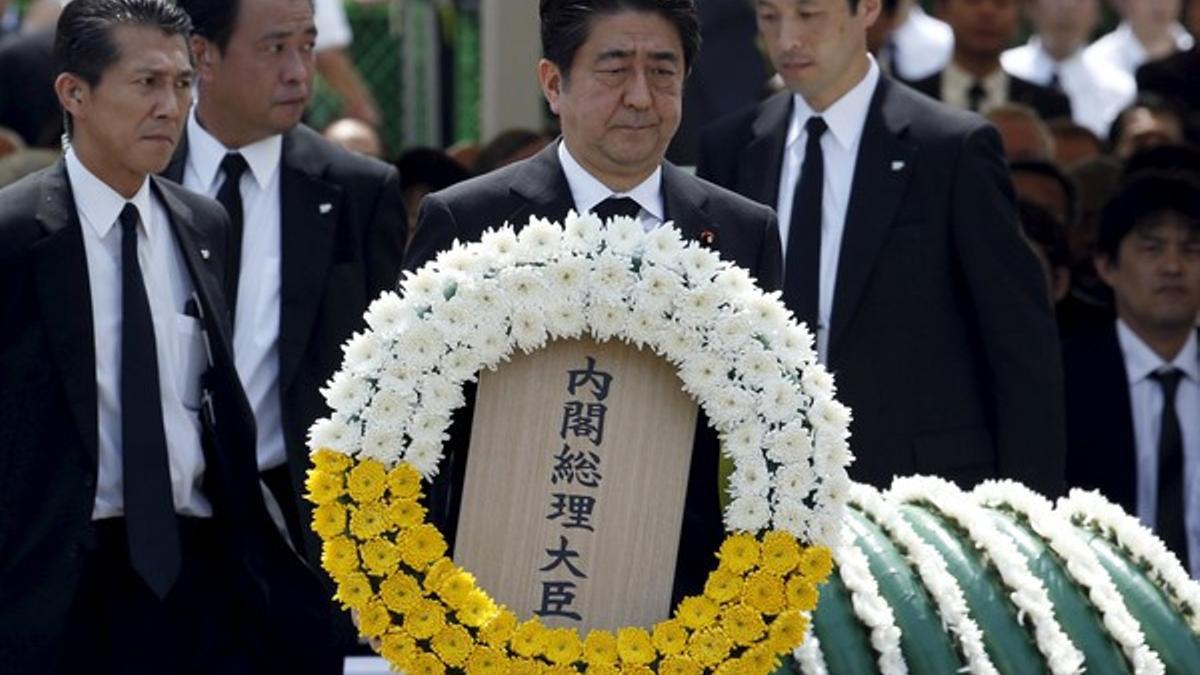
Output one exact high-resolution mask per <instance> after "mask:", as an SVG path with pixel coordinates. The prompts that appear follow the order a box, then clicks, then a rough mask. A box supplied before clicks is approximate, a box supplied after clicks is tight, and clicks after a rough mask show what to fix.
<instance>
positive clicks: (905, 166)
mask: <svg viewBox="0 0 1200 675" xmlns="http://www.w3.org/2000/svg"><path fill="white" fill-rule="evenodd" d="M758 7H759V27H760V31H761V32H762V34H763V36H764V38H765V39H766V43H767V46H768V51H769V52H770V53H771V56H772V59H773V60H774V61H775V64H776V68H777V69H778V70H779V72H780V73H781V74H782V75H783V78H784V80H785V81H786V82H787V84H788V86H789V89H790V90H788V91H784V92H783V93H780V94H777V95H775V96H773V97H771V98H770V99H767V100H766V101H764V102H763V103H762V104H760V105H758V106H756V107H753V108H750V109H748V110H746V111H743V112H741V113H738V114H735V115H733V116H731V117H728V118H725V119H723V120H721V121H718V122H717V123H716V124H714V125H713V126H712V127H711V128H710V129H708V130H707V133H706V134H705V137H704V140H703V142H702V144H701V158H700V165H699V168H698V173H699V174H700V175H701V176H704V177H707V178H709V179H711V180H713V181H715V182H717V183H719V184H721V185H725V186H727V187H730V188H732V189H735V190H737V191H738V192H739V193H741V194H743V195H746V196H748V197H751V198H752V199H754V200H756V201H759V202H761V203H763V204H768V205H774V204H780V205H781V208H780V223H781V226H782V227H784V228H786V229H785V232H786V234H785V236H784V239H785V241H786V242H787V243H786V247H785V251H786V253H785V263H784V268H785V271H784V301H785V302H786V303H787V304H788V306H789V307H790V308H792V309H793V310H794V311H796V313H797V315H798V316H799V317H800V318H802V319H805V320H806V321H808V322H809V325H810V326H815V327H816V334H817V343H818V350H819V353H820V355H821V358H822V359H823V360H824V362H825V363H826V364H828V367H829V368H830V370H831V371H832V372H833V374H834V376H835V377H836V378H837V386H838V395H839V398H840V399H841V400H843V401H844V402H845V403H846V404H847V405H849V406H850V407H851V409H853V411H854V421H853V422H852V423H851V434H852V437H851V446H852V447H853V449H854V453H855V456H856V459H855V462H854V464H852V465H851V466H850V476H851V477H852V478H854V479H856V480H860V481H864V482H868V483H872V484H875V485H878V486H887V485H889V484H890V483H891V480H892V478H893V477H894V476H903V475H908V474H912V473H929V474H936V475H940V476H944V477H946V478H949V479H952V480H955V481H956V482H958V483H960V484H964V485H971V484H973V483H975V482H977V481H979V480H981V479H985V478H998V477H1007V478H1014V479H1016V480H1020V481H1022V482H1024V483H1026V484H1028V485H1030V486H1031V487H1033V488H1035V489H1037V490H1040V491H1042V492H1045V493H1048V494H1051V495H1053V494H1056V493H1058V492H1059V491H1060V490H1061V488H1062V476H1063V468H1062V467H1063V452H1064V449H1063V443H1064V441H1063V428H1062V401H1061V396H1062V380H1061V372H1060V364H1059V357H1058V347H1057V337H1056V332H1055V327H1054V318H1053V315H1052V314H1051V312H1050V306H1049V303H1048V301H1047V293H1046V288H1045V281H1044V280H1043V278H1042V275H1041V272H1040V271H1039V269H1038V265H1037V262H1036V260H1035V258H1034V256H1033V253H1032V252H1031V250H1030V249H1029V248H1028V246H1027V245H1026V244H1025V242H1024V241H1023V240H1022V239H1021V237H1020V235H1019V233H1018V230H1017V222H1016V216H1015V213H1014V206H1013V191H1012V185H1011V182H1010V180H1009V176H1008V171H1007V168H1006V166H1005V163H1004V160H1003V157H1002V156H1001V150H1000V139H999V136H998V134H997V133H996V131H995V129H994V128H993V127H991V126H990V125H988V124H987V123H986V122H985V121H984V120H982V119H981V118H979V117H978V116H976V115H973V114H968V113H962V112H957V111H953V110H950V109H949V108H947V107H946V106H943V105H940V104H938V103H935V102H933V101H931V100H930V99H929V98H927V97H925V96H922V95H920V94H917V93H915V92H913V91H912V90H911V89H909V88H907V87H905V86H903V85H900V84H897V83H895V82H892V81H891V80H889V79H888V78H887V77H886V76H883V75H881V74H880V73H879V70H878V67H877V66H876V65H875V63H874V61H873V60H871V59H870V58H869V57H868V55H867V51H866V38H865V33H866V28H867V26H869V25H870V24H871V22H873V21H874V19H875V17H876V16H877V14H878V12H879V2H878V0H857V2H854V1H853V0H852V1H851V2H849V3H847V0H817V1H816V2H814V3H812V6H811V7H810V6H809V3H805V4H804V8H805V11H804V12H801V11H800V6H799V5H798V4H797V3H794V2H792V0H762V1H761V2H759V3H758ZM872 83H874V84H872ZM817 119H820V120H821V122H815V121H813V120H817ZM810 169H811V170H810ZM785 174H786V176H788V178H786V179H785V178H784V176H785ZM826 178H828V180H826ZM785 183H786V184H785ZM785 196H786V197H788V199H787V200H785V199H784V197H785ZM785 207H786V208H785Z"/></svg>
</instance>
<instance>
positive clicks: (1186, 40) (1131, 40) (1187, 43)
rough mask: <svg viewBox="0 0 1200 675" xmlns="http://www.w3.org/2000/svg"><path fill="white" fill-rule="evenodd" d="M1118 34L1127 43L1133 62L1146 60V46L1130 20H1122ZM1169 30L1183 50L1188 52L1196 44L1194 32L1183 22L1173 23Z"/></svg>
mask: <svg viewBox="0 0 1200 675" xmlns="http://www.w3.org/2000/svg"><path fill="white" fill-rule="evenodd" d="M1115 32H1116V34H1117V35H1118V37H1119V38H1120V39H1121V40H1122V41H1123V42H1124V43H1125V45H1124V46H1125V50H1126V51H1125V53H1126V54H1127V56H1128V57H1129V59H1131V60H1132V61H1133V62H1136V63H1141V62H1142V61H1145V60H1146V48H1145V47H1143V46H1142V43H1141V41H1140V40H1138V39H1137V36H1136V35H1134V34H1133V27H1132V26H1130V25H1129V22H1127V21H1122V22H1121V23H1120V24H1119V25H1118V26H1117V29H1116V31H1115ZM1167 32H1168V33H1170V34H1171V39H1172V40H1174V41H1175V47H1176V49H1178V50H1179V51H1181V52H1186V51H1187V50H1189V49H1191V48H1192V45H1193V44H1195V40H1194V39H1193V38H1192V34H1191V33H1189V32H1188V31H1187V29H1186V28H1184V27H1183V24H1181V23H1179V22H1178V21H1176V22H1175V23H1173V24H1171V26H1170V28H1168V29H1167Z"/></svg>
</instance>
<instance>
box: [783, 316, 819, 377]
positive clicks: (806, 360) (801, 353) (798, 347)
mask: <svg viewBox="0 0 1200 675" xmlns="http://www.w3.org/2000/svg"><path fill="white" fill-rule="evenodd" d="M813 344H814V343H813V335H812V333H811V332H809V330H808V328H806V327H805V326H804V324H788V327H787V328H786V329H784V330H783V332H781V333H778V334H777V335H776V338H775V343H774V347H775V352H776V353H777V354H779V357H780V358H781V359H782V360H783V362H784V364H785V365H787V366H789V367H790V368H792V369H801V368H805V369H807V368H808V367H810V366H811V365H812V364H814V363H816V362H817V351H816V349H815V348H814V347H813Z"/></svg>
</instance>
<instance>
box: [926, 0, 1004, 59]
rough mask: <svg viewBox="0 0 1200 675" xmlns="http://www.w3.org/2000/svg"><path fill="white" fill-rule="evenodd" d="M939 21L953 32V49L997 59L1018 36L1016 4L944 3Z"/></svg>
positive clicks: (990, 0) (985, 0)
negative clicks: (947, 25)
mask: <svg viewBox="0 0 1200 675" xmlns="http://www.w3.org/2000/svg"><path fill="white" fill-rule="evenodd" d="M939 8H940V12H939V13H938V17H939V18H940V19H942V20H943V21H945V22H946V23H948V24H950V28H952V29H953V30H954V49H955V51H961V52H963V53H966V54H968V55H970V56H971V57H973V58H978V59H998V58H1000V54H1001V53H1002V52H1003V51H1004V50H1005V49H1006V48H1007V47H1008V45H1009V44H1010V43H1011V42H1012V41H1013V38H1015V37H1016V35H1017V27H1018V25H1019V21H1020V13H1019V11H1018V9H1019V7H1018V5H1017V0H943V2H942V3H941V4H940V5H939Z"/></svg>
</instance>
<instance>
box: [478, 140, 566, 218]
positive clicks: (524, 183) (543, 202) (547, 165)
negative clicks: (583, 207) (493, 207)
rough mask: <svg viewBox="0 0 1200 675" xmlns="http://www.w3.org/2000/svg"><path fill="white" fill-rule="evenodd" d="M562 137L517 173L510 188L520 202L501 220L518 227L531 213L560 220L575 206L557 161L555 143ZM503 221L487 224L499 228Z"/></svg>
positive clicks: (556, 146)
mask: <svg viewBox="0 0 1200 675" xmlns="http://www.w3.org/2000/svg"><path fill="white" fill-rule="evenodd" d="M560 142H561V139H559V140H558V141H555V142H553V143H551V144H549V145H547V146H546V147H545V148H544V149H543V150H542V151H540V152H539V153H538V154H536V155H534V156H533V158H531V159H530V160H529V161H528V162H526V163H525V165H524V166H523V167H522V169H521V171H520V172H518V173H517V174H516V175H515V176H514V177H513V181H512V185H511V186H510V187H509V189H510V191H511V192H512V193H513V194H515V195H517V196H518V197H520V198H521V200H522V202H523V203H521V204H520V205H519V206H517V208H515V209H514V210H513V211H512V213H509V214H507V215H506V216H505V217H504V220H505V221H507V222H509V223H510V224H511V225H512V226H513V227H514V228H515V229H517V230H520V229H521V227H522V226H524V225H525V223H526V222H527V221H528V220H529V217H530V216H539V217H541V218H550V219H552V220H562V219H563V218H565V217H566V215H567V212H568V211H570V210H572V209H574V208H575V199H574V198H573V197H572V196H571V186H570V185H569V184H568V183H567V176H566V174H565V173H563V170H562V165H561V164H560V163H559V161H558V144H559V143H560ZM503 224H504V222H498V223H490V224H488V227H500V226H501V225H503Z"/></svg>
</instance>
